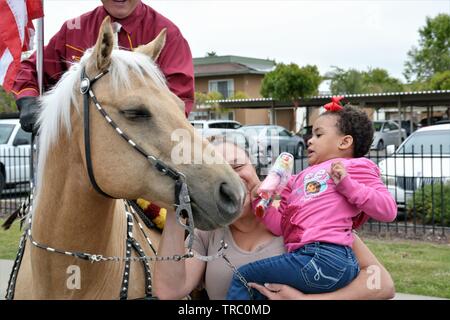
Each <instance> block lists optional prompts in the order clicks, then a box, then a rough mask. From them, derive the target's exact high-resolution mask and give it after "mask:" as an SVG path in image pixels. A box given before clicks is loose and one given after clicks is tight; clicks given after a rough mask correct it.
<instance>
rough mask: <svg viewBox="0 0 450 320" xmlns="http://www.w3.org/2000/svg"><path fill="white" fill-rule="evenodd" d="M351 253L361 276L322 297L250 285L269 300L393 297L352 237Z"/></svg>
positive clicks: (379, 269)
mask: <svg viewBox="0 0 450 320" xmlns="http://www.w3.org/2000/svg"><path fill="white" fill-rule="evenodd" d="M353 251H354V252H355V255H356V258H357V259H358V261H359V265H360V268H361V272H360V273H359V275H358V276H357V277H356V279H355V280H353V281H352V282H351V283H350V284H349V285H347V286H346V287H344V288H342V289H339V290H337V291H334V292H329V293H322V294H304V293H302V292H300V291H298V290H296V289H294V288H292V287H289V286H286V285H280V284H266V286H261V285H258V284H251V287H253V288H255V289H257V290H258V291H259V292H261V293H262V294H264V295H265V296H266V297H268V298H269V299H274V300H287V299H311V300H376V299H392V298H393V297H394V295H395V288H394V282H393V281H392V278H391V276H390V274H389V272H387V270H386V269H385V268H384V267H383V265H382V264H381V263H380V262H379V261H378V260H377V258H376V257H375V256H374V255H373V253H372V252H371V251H370V250H369V248H368V247H367V246H366V245H365V244H364V242H362V240H361V239H360V238H359V237H358V236H357V235H355V241H354V243H353Z"/></svg>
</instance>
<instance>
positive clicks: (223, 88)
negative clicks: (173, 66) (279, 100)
mask: <svg viewBox="0 0 450 320" xmlns="http://www.w3.org/2000/svg"><path fill="white" fill-rule="evenodd" d="M274 68H275V61H273V60H268V59H257V58H248V57H240V56H232V55H228V56H208V57H203V58H194V72H195V91H196V92H201V93H204V94H207V93H208V92H214V91H215V92H219V93H221V94H222V96H223V98H224V99H230V98H233V97H235V96H236V94H237V93H238V95H239V94H240V95H241V96H242V94H243V95H244V96H245V97H246V98H261V94H260V88H261V82H262V80H263V78H264V75H265V74H266V73H267V72H270V71H272V70H273V69H274ZM189 118H190V119H191V120H194V119H229V120H236V121H239V122H240V123H242V124H268V123H269V122H270V112H269V110H264V109H260V110H256V109H255V110H252V109H239V110H228V109H224V108H215V107H214V106H210V105H195V106H194V109H193V110H192V112H191V114H190V115H189Z"/></svg>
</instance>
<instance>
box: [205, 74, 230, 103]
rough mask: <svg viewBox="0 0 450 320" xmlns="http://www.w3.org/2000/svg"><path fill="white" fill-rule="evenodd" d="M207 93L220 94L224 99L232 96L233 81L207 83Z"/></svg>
mask: <svg viewBox="0 0 450 320" xmlns="http://www.w3.org/2000/svg"><path fill="white" fill-rule="evenodd" d="M208 91H209V92H212V91H215V92H220V93H221V94H222V96H223V97H224V99H228V98H229V97H231V96H233V95H234V80H233V79H226V80H211V81H209V82H208Z"/></svg>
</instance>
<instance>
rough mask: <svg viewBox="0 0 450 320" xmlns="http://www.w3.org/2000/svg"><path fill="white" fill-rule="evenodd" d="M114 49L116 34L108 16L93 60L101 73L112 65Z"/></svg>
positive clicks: (101, 30)
mask: <svg viewBox="0 0 450 320" xmlns="http://www.w3.org/2000/svg"><path fill="white" fill-rule="evenodd" d="M113 47H114V34H113V29H112V26H111V18H110V17H109V16H106V18H105V19H104V20H103V22H102V25H101V26H100V31H99V33H98V38H97V42H96V44H95V47H94V53H93V55H92V56H93V58H94V59H95V66H96V67H97V69H98V70H99V71H104V70H106V69H107V68H108V67H109V64H110V63H111V52H112V49H113Z"/></svg>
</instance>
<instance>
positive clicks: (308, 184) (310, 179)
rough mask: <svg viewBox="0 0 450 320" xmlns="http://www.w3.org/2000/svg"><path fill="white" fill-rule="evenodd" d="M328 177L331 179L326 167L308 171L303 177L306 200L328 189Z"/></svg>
mask: <svg viewBox="0 0 450 320" xmlns="http://www.w3.org/2000/svg"><path fill="white" fill-rule="evenodd" d="M328 179H330V176H329V175H328V172H327V171H326V170H325V169H321V170H319V171H317V172H311V173H308V174H307V175H306V176H305V178H304V179H303V186H304V194H305V200H308V199H311V198H313V197H317V196H318V195H320V194H321V193H322V192H324V191H325V190H327V188H328V185H327V180H328Z"/></svg>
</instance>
